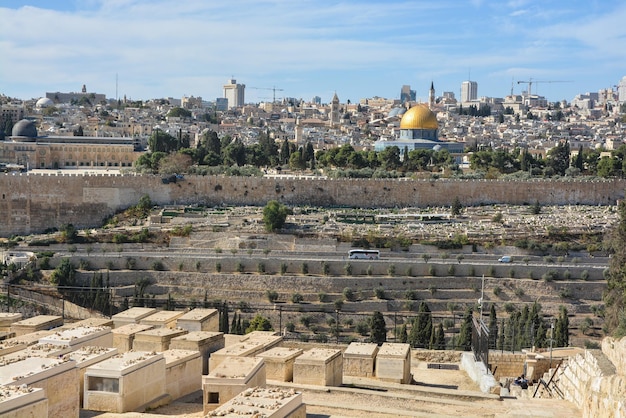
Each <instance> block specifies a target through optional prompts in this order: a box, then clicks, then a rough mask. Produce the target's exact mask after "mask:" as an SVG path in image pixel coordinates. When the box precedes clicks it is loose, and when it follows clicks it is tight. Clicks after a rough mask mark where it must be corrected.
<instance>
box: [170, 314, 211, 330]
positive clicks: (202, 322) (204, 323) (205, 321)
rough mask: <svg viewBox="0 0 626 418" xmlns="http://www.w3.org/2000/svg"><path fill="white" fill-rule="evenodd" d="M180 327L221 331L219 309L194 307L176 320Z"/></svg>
mask: <svg viewBox="0 0 626 418" xmlns="http://www.w3.org/2000/svg"><path fill="white" fill-rule="evenodd" d="M176 326H177V327H178V328H182V329H186V330H187V331H189V332H192V331H212V332H217V331H219V311H218V310H217V309H192V310H191V311H189V312H187V313H186V314H184V315H183V316H181V317H180V318H178V320H177V321H176Z"/></svg>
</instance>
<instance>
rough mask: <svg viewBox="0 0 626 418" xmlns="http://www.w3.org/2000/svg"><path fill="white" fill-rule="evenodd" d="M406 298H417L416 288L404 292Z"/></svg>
mask: <svg viewBox="0 0 626 418" xmlns="http://www.w3.org/2000/svg"><path fill="white" fill-rule="evenodd" d="M404 298H405V299H406V300H417V292H416V291H415V290H411V289H409V290H407V291H406V292H404Z"/></svg>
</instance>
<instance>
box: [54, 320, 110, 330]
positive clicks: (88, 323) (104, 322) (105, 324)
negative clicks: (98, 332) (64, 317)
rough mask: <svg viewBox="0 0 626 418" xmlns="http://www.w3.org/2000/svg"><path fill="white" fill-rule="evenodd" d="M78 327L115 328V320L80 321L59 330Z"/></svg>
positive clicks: (67, 324)
mask: <svg viewBox="0 0 626 418" xmlns="http://www.w3.org/2000/svg"><path fill="white" fill-rule="evenodd" d="M78 327H109V328H113V320H112V319H108V318H87V319H81V320H80V321H76V322H70V323H65V324H64V325H63V326H61V327H59V329H72V328H78Z"/></svg>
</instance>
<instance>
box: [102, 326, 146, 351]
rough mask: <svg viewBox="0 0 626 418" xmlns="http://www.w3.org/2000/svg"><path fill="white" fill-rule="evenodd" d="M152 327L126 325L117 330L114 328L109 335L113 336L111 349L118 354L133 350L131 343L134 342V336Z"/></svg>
mask: <svg viewBox="0 0 626 418" xmlns="http://www.w3.org/2000/svg"><path fill="white" fill-rule="evenodd" d="M152 328H153V326H152V325H141V324H134V323H133V324H126V325H122V326H121V327H119V328H114V329H113V330H112V331H111V333H112V334H113V347H115V348H117V349H118V350H119V352H120V353H125V352H127V351H130V350H132V349H133V342H134V341H135V335H137V333H139V332H143V331H148V330H150V329H152Z"/></svg>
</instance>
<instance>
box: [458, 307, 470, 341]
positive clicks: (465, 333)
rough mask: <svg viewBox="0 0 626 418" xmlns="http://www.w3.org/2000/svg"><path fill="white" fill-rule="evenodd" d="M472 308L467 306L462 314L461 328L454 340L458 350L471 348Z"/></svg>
mask: <svg viewBox="0 0 626 418" xmlns="http://www.w3.org/2000/svg"><path fill="white" fill-rule="evenodd" d="M472 314H473V312H472V308H471V307H468V308H467V309H466V310H465V314H464V315H463V322H462V323H461V330H460V331H459V335H458V336H457V340H456V348H457V349H458V350H463V351H469V350H470V349H471V348H472Z"/></svg>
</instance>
